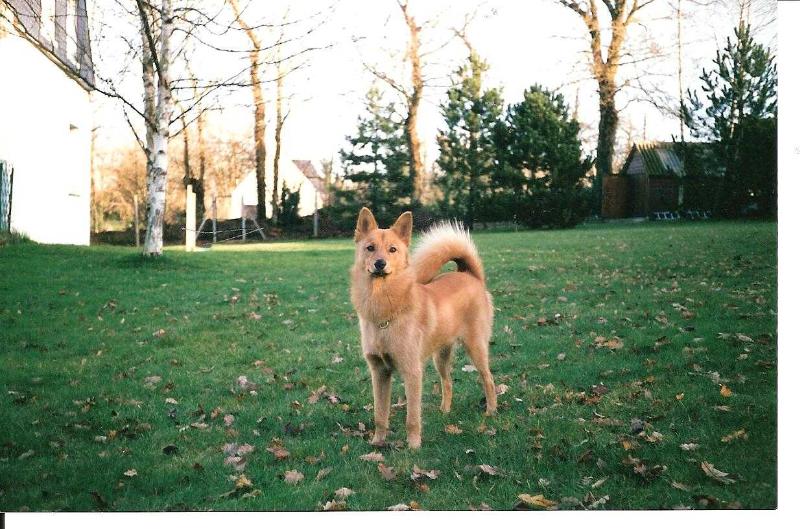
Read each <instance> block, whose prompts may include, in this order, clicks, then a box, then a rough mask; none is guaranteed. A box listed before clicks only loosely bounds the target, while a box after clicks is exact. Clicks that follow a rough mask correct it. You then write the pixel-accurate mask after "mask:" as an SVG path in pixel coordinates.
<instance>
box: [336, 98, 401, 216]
mask: <svg viewBox="0 0 800 529" xmlns="http://www.w3.org/2000/svg"><path fill="white" fill-rule="evenodd" d="M382 97H383V95H382V94H381V92H379V91H378V89H377V88H376V87H374V86H373V87H372V88H370V90H369V92H368V93H367V101H366V103H367V105H366V107H367V108H366V115H363V116H361V117H359V119H358V131H357V133H356V134H355V135H354V136H348V137H347V142H348V144H349V145H348V147H347V148H346V149H343V150H342V151H341V152H340V153H339V154H340V157H341V160H342V165H343V166H344V171H345V178H346V179H348V180H350V181H351V182H353V183H355V184H356V186H357V193H347V192H345V193H339V196H340V199H343V200H355V201H357V202H358V204H361V205H368V206H369V208H370V209H371V210H372V211H373V213H374V214H375V217H376V218H378V219H379V220H380V221H381V222H389V221H391V220H392V219H393V218H394V217H397V215H399V213H400V212H401V211H400V210H401V209H402V208H404V207H408V206H410V204H411V200H410V197H411V192H412V189H413V185H414V184H413V180H412V177H411V171H410V164H409V155H408V143H407V141H406V138H405V134H404V128H403V123H402V118H401V117H400V116H399V115H398V113H397V111H396V110H395V107H394V104H392V103H389V104H384V103H383V101H382ZM340 201H341V200H340ZM356 205H357V204H353V205H352V206H353V207H355V206H356Z"/></svg>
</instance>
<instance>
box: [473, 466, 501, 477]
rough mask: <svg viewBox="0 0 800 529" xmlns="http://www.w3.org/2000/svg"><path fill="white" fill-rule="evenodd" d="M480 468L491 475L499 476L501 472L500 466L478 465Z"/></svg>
mask: <svg viewBox="0 0 800 529" xmlns="http://www.w3.org/2000/svg"><path fill="white" fill-rule="evenodd" d="M478 468H480V469H481V472H484V473H486V474H489V475H490V476H497V475H498V474H499V473H500V469H499V468H497V467H493V466H491V465H478Z"/></svg>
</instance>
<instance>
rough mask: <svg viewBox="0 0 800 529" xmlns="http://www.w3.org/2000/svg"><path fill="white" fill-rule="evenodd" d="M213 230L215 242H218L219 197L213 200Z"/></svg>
mask: <svg viewBox="0 0 800 529" xmlns="http://www.w3.org/2000/svg"><path fill="white" fill-rule="evenodd" d="M211 230H212V231H213V232H214V235H213V237H214V242H215V243H216V242H217V195H214V198H212V199H211Z"/></svg>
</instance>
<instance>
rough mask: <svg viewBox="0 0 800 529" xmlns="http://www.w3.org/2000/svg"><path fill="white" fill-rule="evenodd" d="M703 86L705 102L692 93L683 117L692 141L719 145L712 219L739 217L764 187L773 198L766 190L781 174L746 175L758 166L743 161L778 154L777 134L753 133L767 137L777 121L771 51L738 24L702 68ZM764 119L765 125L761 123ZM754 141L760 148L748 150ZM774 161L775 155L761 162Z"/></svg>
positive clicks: (773, 171) (771, 169)
mask: <svg viewBox="0 0 800 529" xmlns="http://www.w3.org/2000/svg"><path fill="white" fill-rule="evenodd" d="M700 81H701V83H702V84H701V91H702V97H701V96H700V95H698V92H697V91H696V90H695V91H691V90H689V91H688V96H689V97H688V99H689V105H688V107H687V109H686V111H685V113H684V116H683V117H684V120H685V121H686V123H687V125H688V126H689V128H690V130H691V131H692V133H693V135H694V136H696V137H698V138H700V139H703V140H710V141H714V142H716V146H717V150H718V154H719V163H720V164H721V165H722V167H723V168H724V171H723V172H721V173H720V174H721V175H722V176H721V177H720V178H718V179H717V181H716V182H715V185H714V201H713V209H714V214H715V215H719V216H724V217H730V216H736V215H738V214H740V213H741V212H742V209H743V208H744V207H745V206H747V205H748V203H749V202H750V200H751V197H752V196H754V194H755V193H756V192H759V193H761V191H762V189H760V188H766V189H767V190H766V191H765V193H766V195H770V193H771V191H769V190H768V189H769V188H772V187H774V186H775V182H774V181H772V180H771V179H772V178H773V176H772V175H775V174H777V171H776V169H775V168H774V167H765V168H763V170H760V171H759V170H758V169H757V168H754V169H755V170H756V171H757V174H745V173H744V172H743V170H744V169H746V168H753V165H757V164H758V162H759V160H746V159H744V158H743V157H745V156H748V155H749V154H750V153H753V152H762V153H763V152H767V153H769V152H773V151H777V143H775V135H774V134H769V133H768V134H765V135H759V134H753V133H752V131H753V130H755V129H758V128H763V129H764V130H766V131H767V132H769V130H770V127H771V126H772V127H774V122H775V120H776V118H777V96H776V87H777V68H776V66H775V60H774V56H773V54H772V52H771V51H770V49H769V48H765V47H764V46H762V45H761V44H758V43H756V42H755V41H754V40H753V36H752V34H751V32H750V26H749V25H748V24H746V23H745V22H744V21H740V23H739V26H738V28H736V30H735V31H734V38H733V39H731V38H730V37H729V38H728V39H727V42H726V45H725V47H724V48H723V49H721V50H717V55H716V58H715V59H714V68H713V69H712V70H711V71H706V70H705V69H703V73H702V75H701V76H700ZM762 120H767V123H766V124H763V123H761V124H760V122H761V121H762ZM770 120H772V124H771V125H770V123H769V121H770ZM748 131H750V133H748ZM752 141H756V142H757V143H759V145H746V142H752ZM765 142H766V143H765ZM769 142H772V143H769ZM774 159H775V155H774V152H773V154H772V156H769V155H768V156H766V159H763V160H760V162H761V163H766V162H768V161H769V160H774ZM754 187H755V188H756V189H754ZM762 194H763V193H762ZM770 207H771V206H770Z"/></svg>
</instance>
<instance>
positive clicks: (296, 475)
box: [283, 470, 305, 485]
mask: <svg viewBox="0 0 800 529" xmlns="http://www.w3.org/2000/svg"><path fill="white" fill-rule="evenodd" d="M304 477H305V476H304V475H303V473H302V472H298V471H297V470H287V471H286V472H285V473H284V474H283V480H284V481H285V482H286V483H288V484H289V485H297V484H298V483H300V482H301V481H303V478H304Z"/></svg>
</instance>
